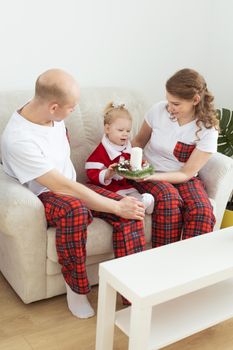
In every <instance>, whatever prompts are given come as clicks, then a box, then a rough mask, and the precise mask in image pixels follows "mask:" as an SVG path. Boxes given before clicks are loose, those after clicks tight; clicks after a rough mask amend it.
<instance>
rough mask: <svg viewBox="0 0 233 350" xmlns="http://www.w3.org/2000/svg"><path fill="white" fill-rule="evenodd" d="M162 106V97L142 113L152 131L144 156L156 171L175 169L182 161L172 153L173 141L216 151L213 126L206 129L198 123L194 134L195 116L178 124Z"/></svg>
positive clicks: (165, 105) (216, 137)
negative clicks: (144, 113)
mask: <svg viewBox="0 0 233 350" xmlns="http://www.w3.org/2000/svg"><path fill="white" fill-rule="evenodd" d="M166 107H167V102H166V101H162V102H159V103H158V104H156V105H154V106H153V107H152V108H151V109H150V110H149V112H148V113H147V114H146V116H145V121H146V122H147V124H148V125H149V126H150V127H151V129H152V134H151V138H150V140H149V142H148V143H147V145H146V147H145V149H144V158H145V159H146V160H147V161H148V162H149V163H150V164H153V165H154V167H155V170H156V171H165V172H166V171H178V170H179V169H180V168H181V167H182V166H183V165H184V163H182V162H180V161H179V160H178V159H177V158H176V157H175V155H174V154H173V152H174V149H175V147H176V144H177V142H182V143H184V144H186V145H195V147H196V148H197V149H199V150H200V151H204V152H210V153H214V152H216V151H217V139H218V131H217V130H216V129H215V128H210V129H207V128H206V127H205V126H204V125H201V128H202V130H201V131H200V132H198V134H197V135H198V137H197V135H196V134H195V133H196V131H197V130H198V129H199V128H198V126H197V125H196V121H195V120H193V121H191V122H189V123H187V124H185V125H183V126H180V125H179V123H178V122H177V121H174V120H172V119H171V115H170V114H169V113H168V111H167V108H166ZM198 138H199V139H198Z"/></svg>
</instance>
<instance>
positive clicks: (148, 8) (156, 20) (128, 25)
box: [0, 0, 233, 107]
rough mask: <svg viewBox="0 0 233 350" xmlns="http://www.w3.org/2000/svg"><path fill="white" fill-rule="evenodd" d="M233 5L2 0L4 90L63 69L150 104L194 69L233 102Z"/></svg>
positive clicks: (213, 1) (205, 0)
mask: <svg viewBox="0 0 233 350" xmlns="http://www.w3.org/2000/svg"><path fill="white" fill-rule="evenodd" d="M232 10H233V2H232V1H231V0H195V1H194V0H47V1H46V0H41V1H38V0H0V45H1V51H0V52H1V54H0V90H3V89H15V88H31V87H33V85H34V81H35V79H36V77H37V76H38V75H39V74H40V73H41V72H42V71H44V70H46V69H48V68H51V67H60V68H63V69H66V70H68V71H69V72H70V73H72V74H73V75H74V76H75V77H76V78H78V80H79V82H80V84H81V86H88V85H94V86H98V85H101V86H110V85H111V86H114V85H115V86H125V87H131V88H134V89H137V90H140V91H142V92H143V93H144V94H145V95H146V96H147V98H148V100H149V101H150V102H151V103H152V102H155V101H158V100H159V99H161V98H163V97H164V84H165V81H166V79H167V78H168V77H169V76H170V75H171V74H173V73H174V72H175V71H176V70H178V69H180V68H183V67H192V68H194V69H197V70H199V71H200V72H201V73H202V74H203V75H204V76H205V77H206V79H207V82H209V83H210V87H211V89H212V91H213V92H214V93H215V95H216V97H217V102H218V103H219V105H224V106H225V107H227V106H228V107H233V94H232V93H231V90H233V89H232V87H233V80H232V62H233V49H232V39H231V38H232V37H233V27H232V19H231V15H232ZM210 33H211V34H210Z"/></svg>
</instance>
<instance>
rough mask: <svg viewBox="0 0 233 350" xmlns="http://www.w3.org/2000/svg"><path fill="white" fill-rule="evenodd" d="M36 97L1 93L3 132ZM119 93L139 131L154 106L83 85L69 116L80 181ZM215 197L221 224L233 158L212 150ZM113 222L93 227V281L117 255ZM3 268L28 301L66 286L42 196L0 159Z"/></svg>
mask: <svg viewBox="0 0 233 350" xmlns="http://www.w3.org/2000/svg"><path fill="white" fill-rule="evenodd" d="M31 97H32V92H31V91H11V92H1V93H0V133H2V130H3V128H4V126H5V125H6V123H7V120H8V118H9V116H10V115H11V113H12V112H13V111H14V110H15V109H16V108H18V107H19V106H21V105H22V104H24V103H25V102H26V101H28V100H29V99H30V98H31ZM114 99H120V100H122V101H124V102H125V103H126V104H127V106H128V107H129V109H130V111H131V112H132V114H133V116H134V129H133V133H135V132H136V131H137V130H138V128H139V126H140V125H141V123H142V120H143V115H144V113H145V111H146V109H147V108H148V106H147V105H146V103H145V101H144V99H143V98H142V96H140V95H139V94H137V93H136V92H132V91H128V90H125V89H120V88H83V89H82V93H81V100H80V105H79V107H77V109H76V111H75V112H73V114H72V115H71V116H70V117H69V118H68V119H67V121H66V124H67V127H68V130H69V135H70V142H71V148H72V159H73V162H74V164H75V167H76V170H77V174H78V181H81V182H85V180H86V176H85V171H84V162H85V159H86V158H87V156H88V155H89V154H90V152H91V151H92V150H93V149H94V148H95V146H96V145H97V144H98V143H99V141H100V140H101V136H102V133H103V121H102V117H101V111H102V110H103V107H104V106H105V104H106V103H107V102H108V101H110V100H114ZM200 175H201V177H202V179H203V180H204V182H205V185H206V188H207V191H208V194H209V197H211V198H212V199H213V200H214V201H215V208H216V217H217V223H216V228H219V226H220V223H221V220H222V216H223V212H224V209H225V206H226V202H227V199H228V198H229V195H230V192H231V191H232V178H233V160H232V159H230V158H227V157H225V156H223V155H221V154H216V155H214V156H212V158H211V160H210V161H209V162H208V164H207V165H206V166H205V168H204V169H203V170H202V171H201V174H200ZM150 228H151V218H150V216H147V217H146V219H145V231H146V240H147V242H148V243H149V242H150ZM112 257H113V254H112V234H111V226H110V225H108V224H107V223H105V222H104V221H102V220H101V219H94V220H93V223H92V224H91V225H90V226H89V229H88V239H87V270H88V276H89V279H90V282H91V283H92V284H96V283H97V282H98V263H99V262H101V261H104V260H107V259H111V258H112ZM0 270H1V272H2V274H3V275H4V276H5V278H6V279H7V280H8V282H9V283H10V284H11V286H12V287H13V288H14V290H15V291H16V293H17V294H18V295H19V296H20V297H21V299H22V300H23V301H24V302H25V303H30V302H33V301H36V300H40V299H44V298H49V297H52V296H55V295H58V294H62V293H64V292H65V287H64V280H63V278H62V275H61V271H60V266H59V264H58V263H57V254H56V249H55V230H54V229H53V228H49V229H48V228H47V224H46V220H45V215H44V208H43V205H42V203H41V202H40V200H39V199H38V198H37V197H36V196H35V195H34V194H33V193H31V192H30V191H29V190H27V189H26V188H25V187H24V186H22V185H20V184H19V183H18V182H17V181H16V180H14V179H12V178H9V177H8V176H7V175H6V174H4V172H3V170H2V165H0Z"/></svg>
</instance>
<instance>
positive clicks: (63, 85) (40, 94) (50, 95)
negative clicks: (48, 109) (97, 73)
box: [35, 69, 79, 105]
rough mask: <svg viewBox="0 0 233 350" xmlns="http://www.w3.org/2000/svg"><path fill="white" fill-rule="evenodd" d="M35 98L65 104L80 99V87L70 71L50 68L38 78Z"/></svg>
mask: <svg viewBox="0 0 233 350" xmlns="http://www.w3.org/2000/svg"><path fill="white" fill-rule="evenodd" d="M35 98H36V99H40V100H41V101H42V102H56V103H58V104H60V105H64V104H66V103H67V102H69V101H71V100H76V101H77V100H78V98H79V87H78V84H77V82H76V80H75V79H74V78H73V77H72V76H71V75H70V74H69V73H67V72H65V71H63V70H61V69H49V70H47V71H46V72H44V73H42V74H41V75H40V76H39V77H38V78H37V80H36V86H35Z"/></svg>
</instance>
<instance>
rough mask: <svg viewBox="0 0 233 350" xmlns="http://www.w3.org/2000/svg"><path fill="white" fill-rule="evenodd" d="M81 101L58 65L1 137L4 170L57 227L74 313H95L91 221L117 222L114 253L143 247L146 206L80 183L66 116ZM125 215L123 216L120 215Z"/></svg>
mask: <svg viewBox="0 0 233 350" xmlns="http://www.w3.org/2000/svg"><path fill="white" fill-rule="evenodd" d="M78 101H79V87H78V85H77V82H76V81H75V79H74V78H73V77H72V76H71V75H69V74H68V73H66V72H64V71H62V70H59V69H50V70H48V71H46V72H44V73H42V74H41V75H40V76H39V77H38V79H37V81H36V86H35V96H34V97H33V99H32V100H31V101H30V102H29V103H27V104H26V105H24V106H23V107H22V108H20V109H19V110H18V111H16V112H15V113H14V114H13V115H12V117H11V118H10V120H9V122H8V124H7V126H6V129H5V131H4V133H3V136H2V159H3V166H4V170H5V172H6V173H7V174H8V175H10V176H12V177H14V178H16V179H18V180H19V182H20V183H21V184H24V185H25V186H27V187H28V188H29V189H30V190H31V191H33V192H34V193H35V194H36V195H37V196H38V197H39V198H40V200H41V201H42V203H43V205H44V207H45V214H46V219H47V222H48V225H50V226H54V227H56V248H57V253H58V260H59V263H60V264H61V266H62V273H63V276H64V279H65V283H66V289H67V302H68V307H69V309H70V311H71V312H72V313H73V315H75V316H76V317H80V318H88V317H91V316H93V315H94V311H93V309H92V307H91V305H90V304H89V301H88V299H87V296H86V294H87V293H88V292H89V291H90V286H89V283H88V279H87V275H86V267H85V260H86V238H87V226H88V224H89V223H90V222H91V221H92V217H93V216H96V217H100V218H103V219H104V220H106V221H107V222H109V223H110V224H112V225H113V247H114V253H115V256H116V257H119V256H124V255H128V254H131V253H134V252H139V251H141V250H143V248H144V244H145V240H144V232H143V221H142V220H143V218H144V206H143V204H141V203H140V202H138V201H137V200H135V199H134V198H129V197H127V198H123V199H122V198H121V197H120V196H119V195H116V194H115V193H112V192H109V191H106V190H103V189H101V188H99V189H98V188H97V189H96V188H95V191H96V190H97V192H98V193H96V192H94V191H92V190H91V189H90V188H88V187H86V186H84V185H82V184H80V183H78V182H76V173H75V170H74V166H73V164H72V162H71V160H70V147H69V142H68V140H67V136H66V129H65V125H64V121H63V120H64V119H65V118H66V117H67V116H68V115H69V114H70V113H71V112H72V111H73V110H74V108H75V106H76V104H77V103H78ZM122 218H123V219H122Z"/></svg>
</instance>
